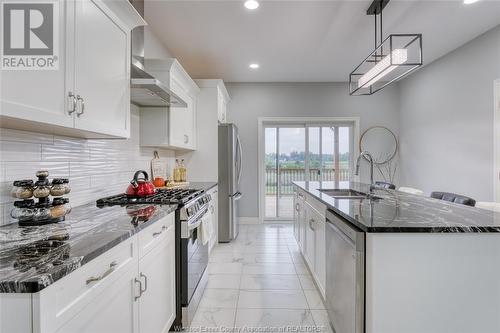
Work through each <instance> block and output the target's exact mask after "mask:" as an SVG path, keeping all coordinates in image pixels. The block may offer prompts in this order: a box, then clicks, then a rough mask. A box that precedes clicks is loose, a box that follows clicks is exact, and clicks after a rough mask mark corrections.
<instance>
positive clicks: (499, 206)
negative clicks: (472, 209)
mask: <svg viewBox="0 0 500 333" xmlns="http://www.w3.org/2000/svg"><path fill="white" fill-rule="evenodd" d="M476 207H477V208H482V209H487V210H491V211H493V212H498V213H500V202H487V201H479V202H476Z"/></svg>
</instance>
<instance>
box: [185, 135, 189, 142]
mask: <svg viewBox="0 0 500 333" xmlns="http://www.w3.org/2000/svg"><path fill="white" fill-rule="evenodd" d="M188 142H189V135H187V134H184V143H188Z"/></svg>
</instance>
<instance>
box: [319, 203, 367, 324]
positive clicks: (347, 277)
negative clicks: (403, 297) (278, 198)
mask: <svg viewBox="0 0 500 333" xmlns="http://www.w3.org/2000/svg"><path fill="white" fill-rule="evenodd" d="M326 220H327V223H326V258H327V259H326V287H325V289H326V290H325V291H326V308H327V311H328V318H329V320H330V325H331V326H332V329H333V331H334V332H335V333H364V331H365V327H364V326H365V233H364V232H363V231H361V230H360V229H358V228H356V227H355V226H353V225H351V224H349V223H348V222H346V221H344V220H343V219H342V218H340V217H339V216H338V215H336V214H335V212H333V211H330V210H328V211H327V212H326Z"/></svg>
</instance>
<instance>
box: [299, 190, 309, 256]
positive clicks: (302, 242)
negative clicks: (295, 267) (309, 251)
mask: <svg viewBox="0 0 500 333" xmlns="http://www.w3.org/2000/svg"><path fill="white" fill-rule="evenodd" d="M299 208H300V214H299V246H300V248H301V249H302V254H305V251H306V247H305V246H306V228H307V222H306V206H305V202H304V200H303V197H302V198H301V197H300V194H299Z"/></svg>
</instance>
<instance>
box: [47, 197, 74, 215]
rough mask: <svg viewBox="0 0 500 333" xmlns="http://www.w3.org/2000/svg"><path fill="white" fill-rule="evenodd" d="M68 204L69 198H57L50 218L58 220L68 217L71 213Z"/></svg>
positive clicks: (53, 202) (51, 209) (53, 203)
mask: <svg viewBox="0 0 500 333" xmlns="http://www.w3.org/2000/svg"><path fill="white" fill-rule="evenodd" d="M68 203H69V200H68V199H67V198H55V199H54V200H53V201H52V207H51V208H50V217H51V218H53V219H56V218H61V217H64V216H66V214H68V213H69V212H70V211H71V207H70V205H69V204H68Z"/></svg>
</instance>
